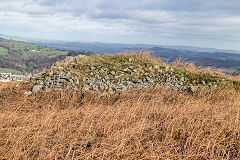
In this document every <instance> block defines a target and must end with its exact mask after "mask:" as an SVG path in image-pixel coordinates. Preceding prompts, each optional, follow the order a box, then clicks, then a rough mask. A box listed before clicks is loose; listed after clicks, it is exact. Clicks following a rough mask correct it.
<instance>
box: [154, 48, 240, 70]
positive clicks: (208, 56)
mask: <svg viewBox="0 0 240 160" xmlns="http://www.w3.org/2000/svg"><path fill="white" fill-rule="evenodd" d="M151 50H152V53H153V55H154V56H155V57H157V58H161V59H162V60H163V61H165V62H166V61H167V62H170V63H171V62H173V61H175V60H176V59H179V58H182V59H183V60H184V61H191V62H194V63H195V65H197V66H202V67H215V68H223V69H225V70H226V72H230V71H238V70H240V65H239V64H240V54H236V53H223V52H196V51H188V50H178V49H169V48H162V47H153V48H151Z"/></svg>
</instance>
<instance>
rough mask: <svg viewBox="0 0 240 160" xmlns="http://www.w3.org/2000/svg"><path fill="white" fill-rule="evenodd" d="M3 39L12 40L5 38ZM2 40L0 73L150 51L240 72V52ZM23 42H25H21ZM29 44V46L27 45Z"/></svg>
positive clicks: (164, 57)
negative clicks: (67, 60)
mask: <svg viewBox="0 0 240 160" xmlns="http://www.w3.org/2000/svg"><path fill="white" fill-rule="evenodd" d="M0 37H3V38H9V39H11V38H10V37H9V36H5V35H1V34H0ZM3 38H1V39H0V72H13V73H38V72H40V71H41V70H42V69H43V68H49V67H50V66H51V65H52V64H53V63H55V62H56V61H59V60H63V59H65V58H66V57H68V56H77V55H93V54H95V53H97V54H115V53H117V52H120V51H123V50H138V49H148V50H150V51H152V54H153V56H155V57H157V58H160V59H162V60H163V61H165V62H168V63H171V62H173V61H174V60H176V59H179V58H182V59H184V60H185V61H191V62H194V63H195V64H196V65H197V66H201V67H215V68H223V69H224V70H225V71H226V73H230V72H233V71H240V65H239V64H240V51H235V50H219V49H214V48H200V47H189V46H162V45H148V44H120V43H99V42H93V43H88V42H65V41H51V40H32V39H28V38H19V37H13V38H14V39H16V40H7V39H3ZM19 40H22V41H19ZM23 41H25V42H23Z"/></svg>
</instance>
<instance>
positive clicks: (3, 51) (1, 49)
mask: <svg viewBox="0 0 240 160" xmlns="http://www.w3.org/2000/svg"><path fill="white" fill-rule="evenodd" d="M7 54H8V49H7V48H4V47H0V55H7Z"/></svg>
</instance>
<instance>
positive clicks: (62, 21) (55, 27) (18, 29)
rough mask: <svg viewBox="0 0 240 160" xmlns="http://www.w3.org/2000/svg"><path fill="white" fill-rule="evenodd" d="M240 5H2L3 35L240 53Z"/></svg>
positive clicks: (134, 1) (113, 0) (171, 0)
mask: <svg viewBox="0 0 240 160" xmlns="http://www.w3.org/2000/svg"><path fill="white" fill-rule="evenodd" d="M239 6H240V1H238V0H229V1H226V0H218V1H216V0H181V1H180V0H90V1H86V0H11V1H9V0H1V2H0V21H1V24H0V30H1V31H0V33H4V34H9V35H18V36H25V37H32V38H45V39H56V40H67V41H89V42H96V41H100V42H120V43H149V44H166V45H191V46H202V47H215V48H225V49H239V50H240V46H239V45H238V42H239V41H240V36H239V33H240V9H239Z"/></svg>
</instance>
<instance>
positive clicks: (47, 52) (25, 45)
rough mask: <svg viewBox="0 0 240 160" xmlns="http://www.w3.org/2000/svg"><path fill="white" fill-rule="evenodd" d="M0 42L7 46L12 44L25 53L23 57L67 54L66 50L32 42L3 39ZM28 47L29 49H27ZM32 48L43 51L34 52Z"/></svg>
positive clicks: (15, 48) (14, 47)
mask: <svg viewBox="0 0 240 160" xmlns="http://www.w3.org/2000/svg"><path fill="white" fill-rule="evenodd" d="M0 44H2V45H5V46H11V47H12V48H13V49H14V50H16V51H19V52H21V53H23V54H22V55H21V56H22V57H23V58H29V57H31V56H34V55H37V54H40V55H45V56H51V57H53V56H56V55H61V54H63V55H65V54H66V51H56V50H55V49H51V48H47V47H43V46H39V45H35V44H31V43H26V42H22V41H15V40H5V39H1V40H0ZM27 49H29V51H25V50H27ZM31 50H35V51H41V52H32V51H31Z"/></svg>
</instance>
